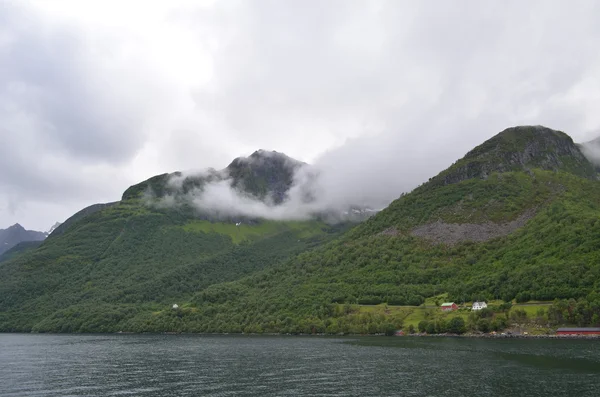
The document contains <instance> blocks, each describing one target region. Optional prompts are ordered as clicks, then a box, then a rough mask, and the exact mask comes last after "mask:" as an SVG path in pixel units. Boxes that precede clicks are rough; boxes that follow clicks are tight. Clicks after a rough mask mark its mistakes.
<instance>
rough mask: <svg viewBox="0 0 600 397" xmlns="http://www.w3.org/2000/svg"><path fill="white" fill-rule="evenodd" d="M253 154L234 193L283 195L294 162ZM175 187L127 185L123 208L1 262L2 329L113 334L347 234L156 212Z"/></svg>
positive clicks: (99, 212) (94, 209)
mask: <svg viewBox="0 0 600 397" xmlns="http://www.w3.org/2000/svg"><path fill="white" fill-rule="evenodd" d="M257 153H258V155H254V158H253V159H252V161H251V162H250V161H244V160H243V159H242V160H239V159H238V160H236V162H238V163H243V164H245V168H244V169H245V170H246V171H243V172H242V174H241V175H236V176H230V177H229V179H231V180H233V182H232V185H233V184H234V183H235V184H237V188H238V189H239V190H240V191H241V192H246V193H247V194H252V195H255V196H256V197H260V196H261V194H262V193H264V195H263V196H266V195H270V196H272V197H273V199H276V197H282V195H284V194H285V189H286V186H289V185H290V184H291V179H289V178H287V175H289V172H288V171H289V170H288V169H287V168H286V167H287V166H288V165H289V164H292V167H295V166H296V163H293V161H292V160H291V159H289V158H287V157H284V156H283V155H279V154H264V153H262V154H261V153H260V152H257ZM263 155H264V156H265V159H264V161H263V159H261V158H260V157H261V156H263ZM280 160H284V161H280ZM234 163H235V162H234ZM249 163H251V164H249ZM282 168H283V169H282ZM244 172H245V173H246V174H244ZM193 178H194V177H190V180H192V181H196V182H197V181H198V180H199V179H195V180H194V179H193ZM157 180H159V181H161V182H160V183H155V182H156V181H157ZM256 181H265V184H258V182H256ZM152 184H154V186H151V187H150V188H151V189H154V190H155V191H154V193H153V197H154V199H155V200H154V201H152V200H150V201H148V199H147V197H145V195H144V194H143V192H146V191H147V190H148V186H149V185H152ZM258 185H260V186H262V187H261V188H260V189H263V188H264V190H260V189H258V188H256V186H258ZM173 186H174V185H173V183H172V181H171V180H170V179H169V178H165V177H164V176H159V177H155V178H152V179H150V180H149V181H147V182H144V183H142V184H140V185H139V186H134V187H132V188H130V189H128V191H127V192H126V193H125V194H124V199H123V200H122V201H120V202H117V203H110V204H99V205H95V206H91V207H88V208H86V209H84V210H82V211H80V212H78V213H77V214H75V215H74V216H73V217H71V218H70V219H69V220H67V221H66V222H65V223H64V224H63V225H61V226H60V227H59V228H58V229H57V230H56V231H55V232H53V233H52V235H51V236H50V237H49V238H48V239H47V240H46V241H45V242H44V243H43V244H42V245H41V246H39V248H37V249H34V250H29V251H27V252H24V253H21V254H20V255H18V256H15V257H14V258H12V259H9V260H7V261H4V262H2V263H0V273H1V274H2V277H1V278H0V330H2V331H30V330H34V331H55V332H88V331H89V332H91V331H95V332H105V331H118V330H121V323H122V322H123V321H125V320H128V319H130V318H132V317H134V316H136V315H138V314H139V313H147V312H155V311H159V310H163V309H164V308H166V307H171V305H172V304H174V303H180V304H181V303H183V302H186V301H188V300H190V299H191V298H192V296H193V294H194V293H195V292H196V291H198V290H202V289H204V288H206V287H207V286H209V285H211V284H214V283H218V282H224V281H230V280H236V279H238V278H240V277H242V276H244V275H248V274H251V273H253V272H255V271H257V270H260V269H263V268H265V267H268V266H271V265H273V264H276V263H278V262H281V261H282V260H284V259H286V258H289V257H290V256H293V255H296V254H298V253H300V252H304V251H306V250H310V249H311V248H313V247H314V246H317V245H319V244H321V243H322V242H325V241H328V240H330V239H332V238H333V237H334V236H336V235H338V234H340V233H341V232H342V231H343V230H345V229H346V228H347V226H346V225H344V224H339V225H336V226H330V225H327V224H324V223H322V222H320V221H317V220H314V221H304V222H292V221H289V222H275V221H267V220H260V219H247V218H244V219H241V218H240V219H234V220H231V219H211V217H210V216H203V214H201V213H198V211H196V210H195V209H194V208H193V207H192V206H191V205H189V204H188V205H186V204H185V202H181V203H180V204H178V205H175V204H174V205H171V206H164V205H158V204H160V201H159V198H160V196H159V195H158V194H157V192H160V189H166V188H169V189H171V193H172V194H174V195H181V197H184V193H183V192H182V190H181V189H179V190H178V189H176V188H174V187H173ZM248 188H250V190H247V189H248ZM135 192H138V193H139V194H137V193H135ZM261 192H262V193H261ZM157 203H158V204H157ZM240 222H241V223H240Z"/></svg>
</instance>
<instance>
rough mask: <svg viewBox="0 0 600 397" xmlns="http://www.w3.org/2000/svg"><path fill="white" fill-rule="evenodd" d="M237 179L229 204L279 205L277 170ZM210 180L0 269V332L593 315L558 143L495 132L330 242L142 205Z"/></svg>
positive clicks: (151, 185) (584, 184)
mask: <svg viewBox="0 0 600 397" xmlns="http://www.w3.org/2000/svg"><path fill="white" fill-rule="evenodd" d="M263 155H264V154H263ZM259 157H260V156H259ZM232 164H233V163H232ZM245 164H248V162H246V163H245ZM249 164H250V166H249V167H250V170H249V171H240V173H239V175H242V176H241V177H240V178H241V179H240V182H237V183H236V186H237V188H238V189H242V190H243V191H245V192H246V194H248V195H251V196H254V197H263V198H265V199H267V200H269V201H272V202H276V201H277V197H283V196H284V195H285V188H286V186H289V180H286V178H285V175H286V173H287V171H281V170H279V171H277V172H273V171H271V169H270V166H267V167H265V166H264V163H262V162H257V163H255V162H249ZM254 164H259V168H260V169H259V168H252V167H253V165H254ZM269 164H272V163H269ZM283 164H289V163H287V162H283ZM227 175H229V176H230V174H229V173H228V174H227ZM274 175H278V176H276V177H273V176H274ZM174 176H175V177H176V179H175V181H176V182H177V183H174V182H173V181H174V179H173V177H174ZM212 178H214V179H212ZM222 178H225V177H224V176H223V172H222V171H211V172H209V173H207V174H205V175H203V176H202V177H187V176H183V175H180V174H179V175H177V174H176V175H171V176H170V177H167V176H166V175H163V176H158V177H155V178H152V179H151V180H149V181H146V182H144V183H142V184H140V185H136V186H134V187H132V188H130V189H129V190H128V191H127V192H126V193H125V194H124V196H123V200H122V201H121V202H120V203H118V204H115V205H112V206H109V207H107V208H102V209H100V210H98V211H96V212H93V213H91V214H88V215H86V216H84V217H82V218H79V219H77V220H76V221H75V222H73V223H72V224H71V225H70V226H69V227H68V228H66V229H65V230H64V233H62V234H57V235H56V236H55V235H54V233H53V235H52V236H51V237H50V238H49V239H48V240H47V241H46V242H45V243H44V244H42V246H41V247H39V248H38V249H36V250H34V251H32V252H27V253H25V254H23V255H21V256H19V257H17V258H15V259H11V260H9V261H7V262H3V263H1V264H0V272H2V275H3V277H2V279H0V330H4V331H9V330H23V331H27V330H33V331H39V332H48V331H58V332H116V331H135V332H145V331H147V332H163V331H184V332H328V333H337V332H357V333H376V332H389V330H390V329H391V330H393V329H395V328H397V327H398V326H399V325H400V324H401V323H402V317H401V314H400V313H401V311H394V312H391V311H390V312H389V313H388V314H385V313H383V312H381V313H362V312H356V311H354V310H353V309H352V307H351V306H350V305H349V304H363V305H373V304H378V303H387V304H389V305H420V304H422V303H423V302H424V300H425V299H426V298H429V297H432V296H436V295H439V294H442V293H445V294H447V296H448V299H451V300H456V301H463V300H465V301H467V300H474V299H486V300H489V299H503V300H507V301H508V300H512V299H516V300H517V301H519V302H521V301H527V300H530V299H536V300H552V299H555V298H584V297H588V300H589V301H590V302H592V301H595V302H597V303H600V302H598V301H599V300H600V299H597V298H598V296H597V294H596V292H595V291H598V290H600V264H599V263H600V182H599V181H598V178H597V174H596V172H595V170H594V167H593V166H592V165H591V164H590V163H589V162H588V161H587V159H586V158H585V157H584V156H583V154H582V152H581V150H580V148H579V147H578V146H577V145H576V144H574V143H573V141H572V140H571V138H570V137H568V136H567V135H566V134H564V133H562V132H558V131H553V130H550V129H547V128H543V127H517V128H510V129H508V130H505V131H503V132H501V133H500V134H498V135H497V136H495V137H494V138H492V139H490V140H488V141H486V142H485V143H483V144H482V145H480V146H478V147H477V148H475V149H474V150H472V151H471V152H469V153H468V154H467V155H466V156H465V157H464V158H462V159H460V160H459V161H457V162H456V163H455V164H453V165H452V166H451V167H449V168H448V169H447V170H445V171H443V172H442V173H440V174H439V175H438V176H435V177H433V178H431V179H430V180H429V181H428V182H427V183H425V184H423V185H421V186H419V187H418V188H416V189H415V190H414V191H413V192H411V193H409V194H405V195H402V196H401V197H400V198H399V199H397V200H396V201H394V202H393V203H391V205H390V206H389V207H388V208H386V209H385V210H383V211H381V212H380V213H378V214H377V215H375V216H374V217H372V218H370V219H368V220H367V221H366V222H363V223H362V224H360V225H358V226H356V227H355V228H353V229H351V230H348V231H347V232H346V233H344V234H343V235H340V232H341V231H343V229H344V227H343V226H340V227H338V228H333V227H331V226H326V225H324V224H322V223H320V222H318V221H312V222H268V221H259V220H244V222H243V224H242V225H239V226H236V223H237V222H238V221H237V220H234V219H219V220H215V219H211V217H210V216H204V215H203V214H201V213H198V212H197V211H196V210H195V209H194V208H192V207H190V206H186V205H185V202H184V201H181V202H179V204H180V205H177V206H175V207H162V206H160V205H158V206H157V205H147V204H148V202H150V203H156V202H160V200H161V198H165V197H170V198H172V199H173V201H174V202H176V203H177V202H178V200H184V198H185V191H188V192H189V191H190V190H192V189H201V188H202V186H204V184H206V183H207V181H211V180H213V181H219V180H222ZM261 186H262V187H261ZM244 189H246V190H244ZM261 189H266V190H261ZM261 192H262V193H261ZM157 200H158V201H157ZM594 294H596V295H594ZM174 303H177V304H178V305H179V308H178V309H172V308H171V306H172V304H174ZM594 305H596V306H594ZM590 307H592V309H593V308H594V307H596V309H597V312H598V313H600V304H596V303H594V304H592V305H590ZM596 309H593V310H596ZM590 313H591V312H590ZM598 313H597V315H596V316H595V317H592V316H590V317H591V318H590V319H579V320H578V322H579V323H582V324H585V323H591V322H593V321H595V320H593V319H594V318H595V319H596V320H597V319H598V318H599V316H600V314H598Z"/></svg>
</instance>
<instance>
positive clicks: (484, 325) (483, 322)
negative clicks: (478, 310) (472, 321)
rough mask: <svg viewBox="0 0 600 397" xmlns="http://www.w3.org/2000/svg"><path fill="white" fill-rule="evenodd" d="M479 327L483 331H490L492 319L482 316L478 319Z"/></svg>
mask: <svg viewBox="0 0 600 397" xmlns="http://www.w3.org/2000/svg"><path fill="white" fill-rule="evenodd" d="M477 329H478V330H479V331H481V332H483V333H488V332H490V320H488V319H487V318H480V319H479V320H478V321H477Z"/></svg>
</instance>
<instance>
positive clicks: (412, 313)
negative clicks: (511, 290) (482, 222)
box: [356, 294, 551, 329]
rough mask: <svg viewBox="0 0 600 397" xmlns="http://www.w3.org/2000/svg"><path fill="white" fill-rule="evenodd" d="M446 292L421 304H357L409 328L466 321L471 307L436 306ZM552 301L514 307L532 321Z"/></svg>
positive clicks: (469, 304) (363, 310)
mask: <svg viewBox="0 0 600 397" xmlns="http://www.w3.org/2000/svg"><path fill="white" fill-rule="evenodd" d="M445 297H446V294H443V295H438V296H436V297H431V298H427V299H426V300H425V303H424V304H423V305H421V306H390V305H386V304H380V305H357V306H356V307H357V310H358V312H359V313H371V314H383V315H386V316H394V317H397V318H401V319H402V321H403V327H404V328H407V327H409V326H410V325H412V326H414V327H415V329H416V328H417V326H418V325H419V323H420V322H421V321H435V320H442V319H444V320H450V319H452V318H454V317H462V318H463V319H464V320H465V322H466V321H467V318H468V317H469V313H470V312H471V311H470V310H469V309H459V310H456V311H452V312H442V310H441V309H440V308H438V307H437V306H435V301H436V300H438V301H440V302H444V298H445ZM487 303H488V305H489V306H491V305H496V306H497V305H500V304H502V303H503V301H501V300H497V301H489V302H487ZM465 305H466V306H468V307H470V306H471V305H472V302H466V304H465ZM550 305H551V302H539V301H536V302H528V303H523V304H515V305H513V308H514V309H520V310H521V309H522V310H524V311H525V313H527V318H528V319H529V320H530V321H531V320H533V319H535V318H536V317H538V314H539V312H540V311H543V315H544V316H545V315H547V313H548V307H549V306H550Z"/></svg>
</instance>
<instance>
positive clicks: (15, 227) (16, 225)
mask: <svg viewBox="0 0 600 397" xmlns="http://www.w3.org/2000/svg"><path fill="white" fill-rule="evenodd" d="M7 230H23V231H24V230H25V228H24V227H23V226H21V224H20V223H15V224H14V225H12V226H9V227H8V229H7Z"/></svg>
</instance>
